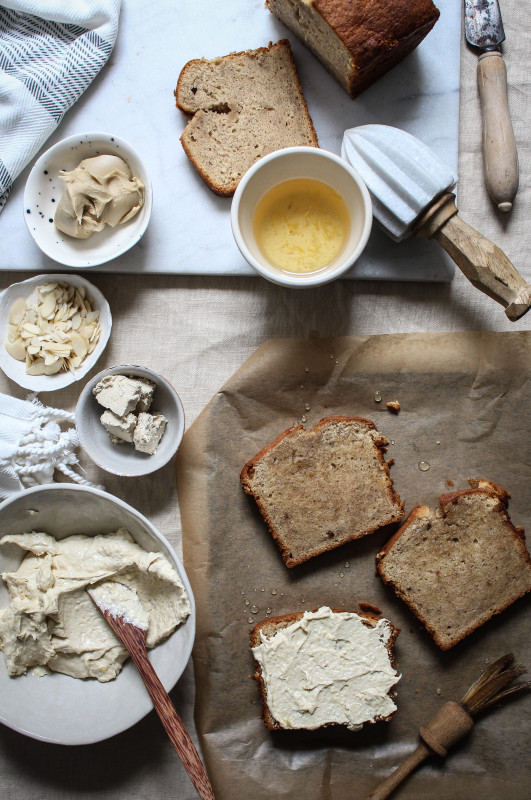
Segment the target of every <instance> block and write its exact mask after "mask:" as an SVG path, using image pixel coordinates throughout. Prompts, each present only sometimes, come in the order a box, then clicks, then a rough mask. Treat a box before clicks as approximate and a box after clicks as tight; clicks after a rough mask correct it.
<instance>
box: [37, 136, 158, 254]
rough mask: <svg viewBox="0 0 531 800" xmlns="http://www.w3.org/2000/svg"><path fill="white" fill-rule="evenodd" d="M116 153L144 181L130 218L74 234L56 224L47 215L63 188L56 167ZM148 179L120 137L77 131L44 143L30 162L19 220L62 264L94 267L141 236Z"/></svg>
mask: <svg viewBox="0 0 531 800" xmlns="http://www.w3.org/2000/svg"><path fill="white" fill-rule="evenodd" d="M101 154H110V155H117V156H120V158H123V160H124V161H125V162H126V163H127V164H128V165H129V167H130V169H131V171H132V173H133V175H134V176H135V177H138V178H140V180H141V181H142V183H143V184H144V186H145V201H144V205H143V206H142V208H141V209H140V211H139V212H138V214H136V215H135V216H134V217H133V218H132V219H130V220H129V221H128V222H124V223H123V225H117V226H116V228H110V227H109V226H108V225H107V226H106V227H105V229H104V230H103V231H99V232H98V233H95V234H93V235H92V236H91V237H90V238H89V239H74V238H73V237H72V236H67V235H66V234H64V233H61V231H59V230H57V228H56V227H55V225H54V224H53V218H54V215H55V211H56V209H57V204H58V203H59V200H60V199H61V197H62V195H63V191H64V183H63V181H62V180H61V178H60V177H59V171H60V170H72V169H74V168H75V167H77V165H78V164H79V162H80V161H82V160H83V159H84V158H91V157H92V156H97V155H101ZM152 204H153V191H152V188H151V180H150V178H149V175H148V173H147V171H146V168H145V167H144V164H143V163H142V160H141V158H140V156H139V155H138V154H137V153H136V151H135V150H134V149H133V148H132V147H131V145H130V144H129V143H128V142H126V141H125V140H124V139H120V138H119V137H118V136H113V135H112V134H110V133H81V134H76V135H74V136H69V137H68V138H67V139H63V140H62V141H61V142H58V143H57V144H54V145H53V147H50V149H49V150H47V151H46V152H45V153H44V154H43V155H42V156H41V157H40V158H39V160H38V161H37V162H36V163H35V166H34V167H33V169H32V170H31V172H30V174H29V176H28V180H27V182H26V188H25V190H24V221H25V222H26V225H27V228H28V231H29V232H30V234H31V236H32V237H33V240H34V241H35V243H36V244H37V245H38V247H40V249H41V250H42V252H43V253H45V254H46V255H47V256H49V257H50V258H53V259H54V261H58V262H59V263H60V264H65V265H66V266H68V267H81V268H86V267H94V266H96V265H98V264H105V263H106V262H107V261H111V260H112V259H113V258H117V257H118V256H119V255H121V254H122V253H125V252H126V251H127V250H129V249H130V248H131V247H133V245H135V244H136V243H137V242H138V241H139V240H140V238H141V237H142V236H143V234H144V232H145V230H146V228H147V226H148V223H149V218H150V216H151V208H152Z"/></svg>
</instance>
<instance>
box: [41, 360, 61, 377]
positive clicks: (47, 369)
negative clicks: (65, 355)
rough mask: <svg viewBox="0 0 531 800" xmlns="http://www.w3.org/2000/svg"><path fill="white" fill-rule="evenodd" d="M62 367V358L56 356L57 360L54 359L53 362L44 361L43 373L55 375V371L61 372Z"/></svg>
mask: <svg viewBox="0 0 531 800" xmlns="http://www.w3.org/2000/svg"><path fill="white" fill-rule="evenodd" d="M62 369H63V359H62V358H58V359H57V361H54V363H53V364H46V362H45V363H44V374H45V375H55V374H56V373H57V372H61V370H62Z"/></svg>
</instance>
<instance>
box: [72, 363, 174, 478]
mask: <svg viewBox="0 0 531 800" xmlns="http://www.w3.org/2000/svg"><path fill="white" fill-rule="evenodd" d="M76 427H77V431H78V434H79V441H80V444H81V446H82V447H83V448H84V450H85V451H86V452H87V454H88V455H89V456H90V458H91V459H92V460H93V461H94V463H95V464H97V465H98V466H99V467H101V468H102V469H104V470H106V471H107V472H112V473H114V474H115V475H121V476H125V477H135V476H140V475H147V474H149V473H151V472H155V470H157V469H160V468H161V467H163V466H164V465H165V464H167V463H168V461H170V460H171V459H172V458H173V456H174V455H175V453H176V452H177V448H178V447H179V444H180V443H181V439H182V437H183V433H184V411H183V406H182V403H181V400H180V398H179V395H178V394H177V392H176V391H175V389H174V388H173V386H172V385H171V384H170V383H169V382H168V381H167V380H166V379H165V378H163V377H162V376H161V375H158V374H157V373H156V372H153V370H151V369H147V368H146V367H139V366H133V365H132V364H123V365H121V366H116V367H111V368H110V369H106V370H104V371H103V372H100V373H99V374H98V375H96V376H95V377H94V378H92V380H90V381H89V382H88V383H87V384H86V385H85V387H84V388H83V391H82V392H81V395H80V397H79V400H78V403H77V407H76Z"/></svg>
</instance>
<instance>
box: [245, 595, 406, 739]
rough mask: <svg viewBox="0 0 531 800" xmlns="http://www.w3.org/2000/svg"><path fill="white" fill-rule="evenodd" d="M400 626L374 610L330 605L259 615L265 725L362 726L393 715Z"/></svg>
mask: <svg viewBox="0 0 531 800" xmlns="http://www.w3.org/2000/svg"><path fill="white" fill-rule="evenodd" d="M398 633H399V629H398V628H395V627H394V626H393V625H392V623H391V622H389V620H386V619H383V618H379V617H377V616H376V615H374V614H365V613H356V612H354V611H340V610H336V609H330V608H328V607H327V606H323V607H321V608H319V609H317V610H315V611H305V612H304V613H303V612H300V613H295V614H285V615H284V616H281V617H274V618H270V619H266V620H264V621H263V622H260V623H259V624H258V625H256V626H255V627H254V628H253V629H252V630H251V632H250V640H251V648H252V652H253V656H254V658H255V662H256V672H255V674H254V676H253V677H254V678H255V679H256V681H257V682H258V686H259V689H260V695H261V698H262V716H263V720H264V724H265V726H266V728H268V729H269V730H293V729H298V730H316V729H317V728H322V727H329V726H332V725H339V726H345V727H347V728H349V729H350V730H359V729H360V728H362V727H363V725H364V724H366V723H374V722H378V721H382V720H383V721H386V722H387V721H389V720H390V719H391V717H392V715H393V714H394V713H395V711H396V704H395V702H394V697H393V687H394V686H395V684H396V683H397V682H398V681H399V680H400V676H399V674H398V672H397V669H396V664H395V663H394V657H393V645H394V642H395V640H396V637H397V636H398Z"/></svg>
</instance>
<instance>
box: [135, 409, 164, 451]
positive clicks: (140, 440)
mask: <svg viewBox="0 0 531 800" xmlns="http://www.w3.org/2000/svg"><path fill="white" fill-rule="evenodd" d="M165 428H166V417H164V416H163V415H162V414H154V415H153V414H148V413H147V412H144V411H143V412H141V413H140V414H139V415H138V422H137V425H136V428H135V432H134V434H133V442H134V445H135V448H136V449H137V450H140V452H141V453H149V455H153V453H155V452H156V450H157V447H158V444H159V442H160V440H161V439H162V434H163V433H164V429H165Z"/></svg>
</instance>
